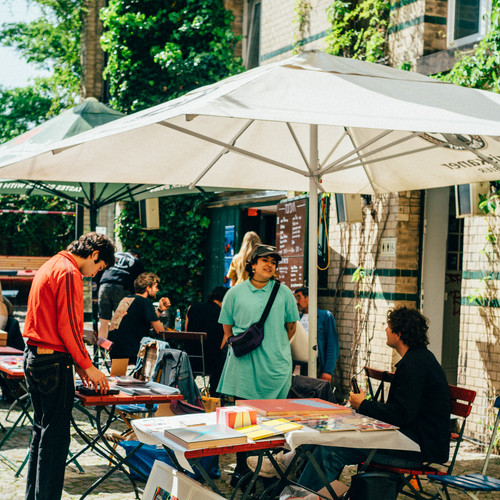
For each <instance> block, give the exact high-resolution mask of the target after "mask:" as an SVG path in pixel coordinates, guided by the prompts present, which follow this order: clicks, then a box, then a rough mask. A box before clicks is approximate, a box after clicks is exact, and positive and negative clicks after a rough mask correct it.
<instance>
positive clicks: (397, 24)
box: [389, 0, 448, 68]
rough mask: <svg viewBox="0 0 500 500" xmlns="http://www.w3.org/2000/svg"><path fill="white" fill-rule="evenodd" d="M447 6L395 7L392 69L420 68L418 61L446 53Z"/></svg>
mask: <svg viewBox="0 0 500 500" xmlns="http://www.w3.org/2000/svg"><path fill="white" fill-rule="evenodd" d="M447 9H448V6H447V2H446V1H443V0H427V1H425V0H417V1H414V2H410V3H407V2H396V3H393V4H392V5H391V17H390V18H391V27H390V29H389V53H390V55H389V60H390V64H391V66H394V67H399V66H401V64H403V63H411V64H412V67H413V68H416V66H417V59H418V58H420V57H422V56H424V55H426V54H429V53H432V52H437V51H440V50H445V49H446V17H447V12H448V11H447Z"/></svg>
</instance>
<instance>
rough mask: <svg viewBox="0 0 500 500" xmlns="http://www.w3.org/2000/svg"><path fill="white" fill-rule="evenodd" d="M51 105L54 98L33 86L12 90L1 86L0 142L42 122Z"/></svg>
mask: <svg viewBox="0 0 500 500" xmlns="http://www.w3.org/2000/svg"><path fill="white" fill-rule="evenodd" d="M51 107H52V99H50V98H49V97H46V96H44V95H41V94H40V93H39V92H37V91H36V90H35V89H34V88H33V87H25V88H16V89H12V90H6V89H3V88H1V87H0V143H2V142H6V141H8V140H10V139H12V138H14V137H16V136H18V135H20V134H23V133H24V132H26V131H27V130H29V129H30V128H33V127H34V126H36V125H39V124H40V123H42V122H43V121H44V118H45V117H46V116H47V115H48V114H49V112H50V109H51Z"/></svg>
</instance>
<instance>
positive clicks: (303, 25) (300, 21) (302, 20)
mask: <svg viewBox="0 0 500 500" xmlns="http://www.w3.org/2000/svg"><path fill="white" fill-rule="evenodd" d="M294 10H295V19H294V21H293V22H294V24H295V25H296V26H297V32H296V33H295V35H294V40H295V41H294V44H293V53H294V54H297V53H298V52H300V51H301V47H302V45H303V44H304V39H305V38H306V35H307V33H308V31H309V28H310V24H311V11H312V5H311V2H310V0H296V3H295V8H294Z"/></svg>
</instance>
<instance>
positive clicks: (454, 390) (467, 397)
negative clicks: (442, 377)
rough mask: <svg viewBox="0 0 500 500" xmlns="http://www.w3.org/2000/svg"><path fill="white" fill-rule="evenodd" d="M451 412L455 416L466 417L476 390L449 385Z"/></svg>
mask: <svg viewBox="0 0 500 500" xmlns="http://www.w3.org/2000/svg"><path fill="white" fill-rule="evenodd" d="M450 399H451V413H452V415H456V416H457V417H462V418H467V417H468V416H469V415H470V412H471V410H472V403H473V402H474V400H475V399H476V391H473V390H471V389H466V388H465V387H457V386H456V385H450Z"/></svg>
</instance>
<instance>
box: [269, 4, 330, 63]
mask: <svg viewBox="0 0 500 500" xmlns="http://www.w3.org/2000/svg"><path fill="white" fill-rule="evenodd" d="M295 3H296V2H295V0H263V1H262V14H261V15H262V17H261V44H260V54H261V59H262V61H263V63H264V64H266V63H269V62H274V61H279V60H282V59H286V58H287V57H290V56H291V55H292V50H293V45H294V43H295V35H296V32H297V26H296V24H295V23H294V21H295V19H296V17H297V15H296V13H295V10H294V8H295ZM311 3H312V6H313V9H312V12H311V16H310V29H309V31H308V33H307V36H306V41H307V42H308V43H306V44H304V45H303V47H304V49H306V50H310V49H320V50H322V49H324V48H325V43H324V36H325V33H326V31H327V30H328V23H327V18H326V8H327V7H328V5H330V3H331V1H329V0H312V2H311Z"/></svg>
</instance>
